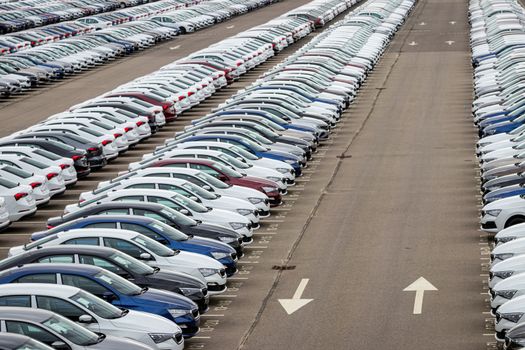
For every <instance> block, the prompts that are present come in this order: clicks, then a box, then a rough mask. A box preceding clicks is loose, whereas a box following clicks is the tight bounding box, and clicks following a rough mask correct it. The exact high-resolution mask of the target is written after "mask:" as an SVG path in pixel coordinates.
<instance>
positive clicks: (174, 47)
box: [170, 45, 195, 338]
mask: <svg viewBox="0 0 525 350" xmlns="http://www.w3.org/2000/svg"><path fill="white" fill-rule="evenodd" d="M178 48H180V45H177V46H172V47H170V50H177V49H178ZM194 338H195V337H194Z"/></svg>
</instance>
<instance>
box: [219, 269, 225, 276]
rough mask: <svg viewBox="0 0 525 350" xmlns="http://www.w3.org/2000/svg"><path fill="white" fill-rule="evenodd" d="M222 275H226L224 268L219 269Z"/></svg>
mask: <svg viewBox="0 0 525 350" xmlns="http://www.w3.org/2000/svg"><path fill="white" fill-rule="evenodd" d="M219 273H220V274H221V276H222V277H225V276H226V270H225V269H221V270H220V272H219Z"/></svg>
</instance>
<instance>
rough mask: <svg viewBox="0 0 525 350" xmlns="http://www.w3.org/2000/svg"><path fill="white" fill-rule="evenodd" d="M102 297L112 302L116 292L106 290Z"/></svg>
mask: <svg viewBox="0 0 525 350" xmlns="http://www.w3.org/2000/svg"><path fill="white" fill-rule="evenodd" d="M102 299H104V300H105V301H107V302H111V301H112V300H115V294H113V293H111V292H105V293H104V294H102Z"/></svg>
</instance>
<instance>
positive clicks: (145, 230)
mask: <svg viewBox="0 0 525 350" xmlns="http://www.w3.org/2000/svg"><path fill="white" fill-rule="evenodd" d="M120 228H121V229H123V230H130V231H134V232H138V233H141V234H143V235H144V236H147V237H149V238H151V239H154V240H155V241H157V242H159V243H160V244H163V245H166V246H169V247H170V248H173V249H177V248H174V247H172V246H171V244H170V243H171V242H170V241H169V240H167V239H166V238H165V237H164V236H162V235H160V234H158V233H157V232H155V231H154V230H152V229H150V228H149V227H146V226H143V225H138V224H133V223H129V222H121V223H120Z"/></svg>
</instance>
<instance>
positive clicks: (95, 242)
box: [62, 237, 99, 245]
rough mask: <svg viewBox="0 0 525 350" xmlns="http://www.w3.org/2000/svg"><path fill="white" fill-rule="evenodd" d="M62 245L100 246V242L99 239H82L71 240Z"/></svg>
mask: <svg viewBox="0 0 525 350" xmlns="http://www.w3.org/2000/svg"><path fill="white" fill-rule="evenodd" d="M62 244H78V245H99V240H98V237H82V238H73V239H70V240H69V241H65V242H64V243H62Z"/></svg>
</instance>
